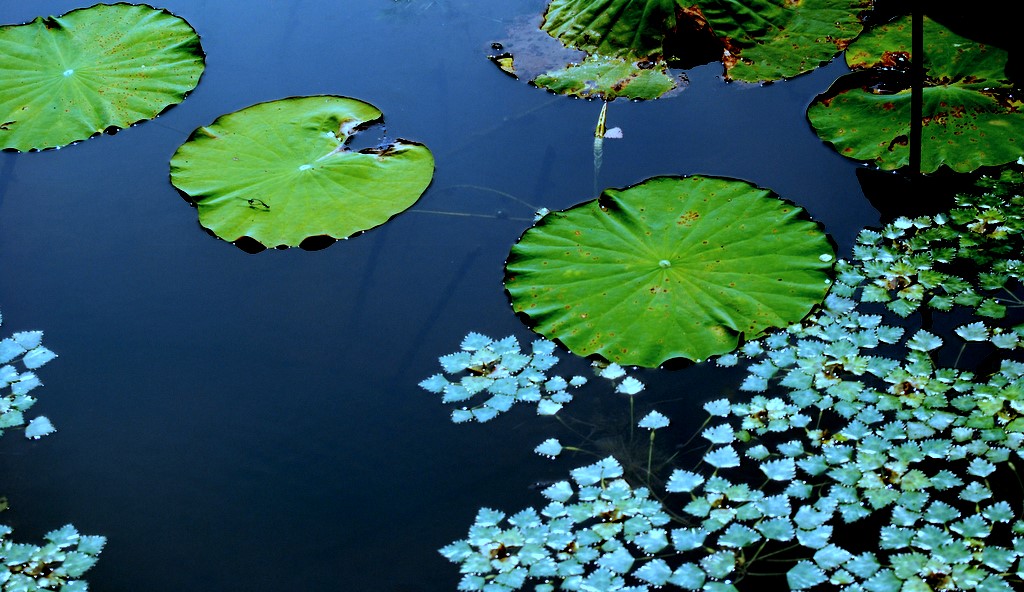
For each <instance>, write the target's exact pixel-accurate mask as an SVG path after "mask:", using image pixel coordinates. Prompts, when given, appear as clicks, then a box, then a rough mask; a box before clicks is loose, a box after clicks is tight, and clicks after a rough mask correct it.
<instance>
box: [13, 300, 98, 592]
mask: <svg viewBox="0 0 1024 592" xmlns="http://www.w3.org/2000/svg"><path fill="white" fill-rule="evenodd" d="M2 321H3V317H2V316H0V323H2ZM42 340H43V332H42V331H19V332H16V333H13V334H11V335H10V336H9V337H5V338H3V339H0V434H3V433H4V432H7V431H10V430H14V429H17V428H23V429H22V431H23V433H24V434H25V437H26V438H29V439H33V440H37V439H39V438H41V437H43V436H46V435H49V434H51V433H53V432H54V431H55V428H54V427H53V423H51V422H50V419H49V418H47V417H46V416H45V415H37V416H35V417H33V418H32V419H31V420H27V421H26V418H25V414H26V413H27V412H28V411H29V409H31V408H32V406H33V405H35V403H36V400H37V399H36V398H35V396H34V395H33V392H34V391H35V389H37V388H38V387H40V386H42V381H40V380H39V376H38V375H37V374H36V372H35V371H36V370H37V369H38V368H40V367H42V366H43V365H44V364H46V363H47V362H49V361H51V360H53V359H54V358H56V357H57V354H55V353H54V352H53V351H52V350H50V349H49V348H47V347H46V346H45V345H43V344H42ZM6 505H7V502H6V500H3V506H4V507H6ZM11 532H12V530H11V528H10V527H8V526H4V525H0V589H2V590H4V592H30V591H32V590H59V591H61V592H84V591H85V590H87V589H88V584H87V583H86V581H85V580H82V579H79V578H81V576H82V575H83V574H84V573H85V572H86V571H88V570H89V568H91V567H92V566H93V565H94V564H95V563H96V560H97V556H98V555H99V553H100V551H101V550H102V549H103V545H104V544H105V543H106V538H105V537H102V536H84V535H80V534H79V533H78V531H77V530H76V529H75V527H74V526H72V525H70V524H68V525H65V526H63V527H61V528H59V529H57V530H54V531H51V532H48V533H46V535H45V536H44V538H45V539H46V542H45V543H43V545H42V546H39V545H35V544H32V543H19V542H16V541H14V540H13V539H12V538H11Z"/></svg>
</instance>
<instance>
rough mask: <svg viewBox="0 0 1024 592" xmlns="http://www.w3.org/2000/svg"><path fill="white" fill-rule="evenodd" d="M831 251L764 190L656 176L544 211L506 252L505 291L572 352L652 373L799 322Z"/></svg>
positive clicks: (803, 219) (818, 290)
mask: <svg viewBox="0 0 1024 592" xmlns="http://www.w3.org/2000/svg"><path fill="white" fill-rule="evenodd" d="M834 256H835V251H834V249H833V247H832V246H831V243H830V242H829V240H828V238H827V237H826V236H825V234H824V233H823V232H822V231H821V228H820V226H819V225H818V224H817V223H815V222H813V221H811V220H809V219H808V218H807V216H806V213H805V212H804V211H803V210H802V209H800V208H799V207H796V206H794V205H793V204H791V203H789V202H786V201H784V200H782V199H780V198H778V196H776V195H775V194H774V193H772V192H771V191H769V190H767V189H761V188H759V187H756V186H754V185H752V184H750V183H747V182H745V181H739V180H734V179H725V178H718V177H706V176H699V175H695V176H689V177H654V178H651V179H648V180H646V181H644V182H642V183H640V184H638V185H634V186H632V187H627V188H625V189H607V190H605V191H604V193H602V194H601V196H600V197H598V199H596V200H592V201H589V202H585V203H583V204H579V205H577V206H574V207H572V208H570V209H568V210H565V211H561V212H552V213H549V214H547V215H545V216H544V217H543V218H541V219H540V221H538V222H537V224H536V225H535V226H534V227H532V228H530V229H528V230H527V231H526V232H525V233H523V236H522V237H521V238H520V239H519V241H518V242H517V243H516V244H515V245H514V246H513V247H512V250H511V252H510V254H509V257H508V260H507V262H506V266H505V288H506V290H507V291H508V294H509V296H510V299H511V301H512V307H513V309H514V310H515V311H516V312H517V313H521V314H523V315H525V316H526V317H528V318H529V319H530V321H531V323H532V324H533V329H534V330H535V331H536V332H538V333H540V334H541V335H543V336H545V337H547V338H548V339H552V340H557V341H559V342H561V343H562V344H563V345H565V346H566V347H567V348H568V349H569V350H570V351H572V352H573V353H575V354H577V355H580V356H599V357H601V358H604V359H605V360H608V361H612V362H616V363H619V364H623V365H625V364H630V365H637V366H644V367H656V366H659V365H660V364H662V363H664V362H665V361H668V360H671V359H675V358H686V359H689V360H702V359H705V358H707V357H709V356H713V355H718V354H724V353H727V352H729V351H732V350H733V349H735V348H736V347H737V345H738V344H739V342H740V340H741V339H744V338H745V339H753V338H756V337H758V336H760V335H762V334H763V333H764V332H765V331H766V330H767V329H769V328H771V327H783V326H786V325H788V324H791V323H793V322H796V321H799V320H800V319H802V318H803V317H804V316H806V315H807V314H808V313H809V312H810V310H811V309H812V308H813V307H814V305H815V304H816V303H818V302H820V301H821V299H822V298H823V297H824V295H825V293H826V291H827V290H828V286H829V276H830V273H831V269H832V263H831V262H832V260H833V258H834Z"/></svg>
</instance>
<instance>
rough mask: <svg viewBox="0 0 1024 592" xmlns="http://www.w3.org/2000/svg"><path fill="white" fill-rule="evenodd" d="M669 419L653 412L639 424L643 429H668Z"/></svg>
mask: <svg viewBox="0 0 1024 592" xmlns="http://www.w3.org/2000/svg"><path fill="white" fill-rule="evenodd" d="M668 423H669V422H668V418H667V417H665V416H664V415H663V414H661V413H658V412H657V411H651V412H650V413H648V414H647V415H645V416H643V418H641V419H640V422H639V423H638V424H637V425H638V426H639V427H641V428H647V429H649V430H657V429H660V428H664V427H668Z"/></svg>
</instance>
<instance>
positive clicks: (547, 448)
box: [533, 438, 562, 458]
mask: <svg viewBox="0 0 1024 592" xmlns="http://www.w3.org/2000/svg"><path fill="white" fill-rule="evenodd" d="M533 451H534V452H536V453H537V454H539V455H541V456H546V457H548V458H555V457H556V456H558V455H559V454H561V453H562V444H561V443H560V442H559V441H558V440H557V439H555V438H548V439H547V440H544V441H543V442H541V443H540V444H538V445H537V447H536V448H534V449H533Z"/></svg>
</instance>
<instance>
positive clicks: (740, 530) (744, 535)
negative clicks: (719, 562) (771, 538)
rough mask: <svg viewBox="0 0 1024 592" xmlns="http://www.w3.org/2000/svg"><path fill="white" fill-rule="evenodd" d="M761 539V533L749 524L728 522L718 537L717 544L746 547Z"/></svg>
mask: <svg viewBox="0 0 1024 592" xmlns="http://www.w3.org/2000/svg"><path fill="white" fill-rule="evenodd" d="M759 540H761V535H760V534H758V533H757V531H755V530H754V529H752V528H750V527H749V526H744V525H742V524H736V523H733V524H730V525H729V527H728V528H726V529H725V532H724V533H722V535H721V536H720V537H718V544H719V545H724V546H726V547H737V548H742V547H747V546H749V545H752V544H754V543H756V542H757V541H759Z"/></svg>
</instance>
